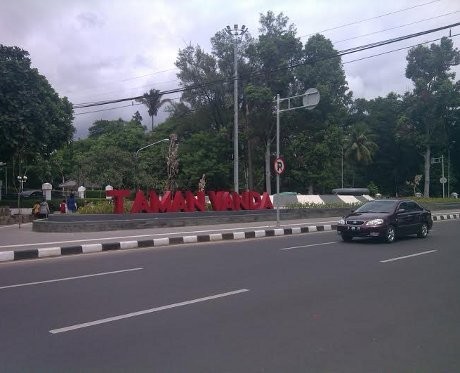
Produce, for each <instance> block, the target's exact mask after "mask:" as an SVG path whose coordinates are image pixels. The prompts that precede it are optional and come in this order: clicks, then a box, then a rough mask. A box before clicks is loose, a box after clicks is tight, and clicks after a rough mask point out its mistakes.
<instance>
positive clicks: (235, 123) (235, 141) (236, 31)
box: [225, 24, 248, 192]
mask: <svg viewBox="0 0 460 373" xmlns="http://www.w3.org/2000/svg"><path fill="white" fill-rule="evenodd" d="M225 31H226V32H227V33H228V34H229V35H231V36H233V37H234V39H233V63H234V76H233V109H234V121H233V189H234V191H235V192H238V191H239V189H240V188H239V180H238V36H242V35H243V34H244V33H245V32H246V31H248V29H247V27H246V26H245V25H243V26H241V28H238V24H235V25H233V29H232V28H231V27H230V26H227V27H226V29H225Z"/></svg>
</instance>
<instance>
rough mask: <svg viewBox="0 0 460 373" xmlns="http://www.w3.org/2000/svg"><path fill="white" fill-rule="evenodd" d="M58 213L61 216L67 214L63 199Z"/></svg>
mask: <svg viewBox="0 0 460 373" xmlns="http://www.w3.org/2000/svg"><path fill="white" fill-rule="evenodd" d="M59 211H60V213H61V214H65V213H66V212H67V203H66V201H65V199H63V200H62V202H61V203H60V204H59Z"/></svg>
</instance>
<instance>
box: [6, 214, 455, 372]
mask: <svg viewBox="0 0 460 373" xmlns="http://www.w3.org/2000/svg"><path fill="white" fill-rule="evenodd" d="M459 224H460V221H458V220H447V221H443V222H437V223H435V225H434V229H433V231H432V232H431V233H430V235H429V237H428V238H427V239H424V240H422V239H417V238H407V239H402V240H399V241H397V242H395V243H393V244H391V245H388V244H381V243H375V242H369V241H356V242H355V241H354V242H352V243H343V242H341V240H340V239H339V238H338V236H337V234H336V233H334V232H321V233H309V234H304V235H293V236H282V237H276V238H263V239H254V240H245V241H231V242H219V243H206V244H199V245H181V246H172V247H167V248H156V249H138V250H133V251H118V252H111V253H102V254H88V255H83V256H74V257H60V258H54V259H40V260H34V261H20V262H11V263H3V264H2V265H1V266H0V274H1V276H0V310H1V318H0V323H1V325H0V330H1V334H0V371H1V372H32V371H33V372H83V371H84V372H455V371H458V367H459V366H460V355H459V354H458V351H460V285H459V284H460V271H459V267H460V250H459V249H458V242H459V240H460V230H459V229H458V227H459Z"/></svg>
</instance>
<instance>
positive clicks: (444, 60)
mask: <svg viewBox="0 0 460 373" xmlns="http://www.w3.org/2000/svg"><path fill="white" fill-rule="evenodd" d="M406 59H407V67H406V77H407V78H409V79H411V80H412V81H413V82H414V86H415V87H414V90H413V92H412V93H410V94H408V95H406V103H407V111H406V115H405V116H404V117H403V118H402V119H401V127H402V129H403V130H405V131H406V133H412V134H413V135H414V136H415V137H416V138H417V145H418V146H419V148H420V149H421V150H422V151H423V157H424V163H425V166H424V176H425V177H424V191H423V194H424V196H425V197H429V196H430V165H431V152H432V149H433V147H436V146H439V145H440V144H439V139H442V138H443V137H444V136H443V134H445V126H446V122H445V118H446V117H447V116H448V115H449V110H450V109H451V108H452V107H457V106H458V97H459V87H458V84H457V85H456V84H454V79H455V73H454V72H451V71H450V69H451V66H452V65H458V64H459V63H460V52H459V51H458V49H457V48H453V43H452V40H450V39H449V38H447V37H443V38H442V39H441V42H440V44H434V43H433V44H431V45H430V46H429V47H426V46H423V45H419V46H417V47H415V48H412V49H411V50H410V51H409V53H408V55H407V58H406ZM447 125H448V126H449V125H451V124H449V123H447Z"/></svg>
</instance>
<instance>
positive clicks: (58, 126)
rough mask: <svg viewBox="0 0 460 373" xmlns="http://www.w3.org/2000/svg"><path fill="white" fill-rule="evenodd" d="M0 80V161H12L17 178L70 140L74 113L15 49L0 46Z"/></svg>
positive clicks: (25, 55) (70, 105) (72, 131)
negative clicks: (37, 159) (15, 166)
mask: <svg viewBox="0 0 460 373" xmlns="http://www.w3.org/2000/svg"><path fill="white" fill-rule="evenodd" d="M0 76H1V79H0V144H1V147H0V159H2V160H3V161H7V162H8V163H11V162H12V161H15V162H16V165H17V168H16V169H15V170H14V174H15V175H17V173H25V172H26V171H27V169H28V165H30V164H33V163H35V162H34V161H35V159H36V158H39V157H44V158H46V157H49V156H50V154H52V153H53V152H54V151H55V150H56V149H58V148H60V147H61V146H63V145H65V144H66V143H68V142H69V141H70V140H71V139H72V135H73V133H74V131H75V129H74V127H73V126H72V119H73V109H72V104H71V103H70V102H69V101H68V100H67V98H66V97H64V98H60V97H59V96H58V94H57V93H56V92H55V91H54V89H53V88H52V87H51V85H50V84H49V83H48V81H47V80H46V78H45V77H44V76H43V75H40V74H39V72H38V70H37V69H35V68H32V67H31V60H30V58H29V53H28V52H26V51H24V50H22V49H20V48H18V47H7V46H4V45H1V44H0ZM12 176H14V175H12Z"/></svg>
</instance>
